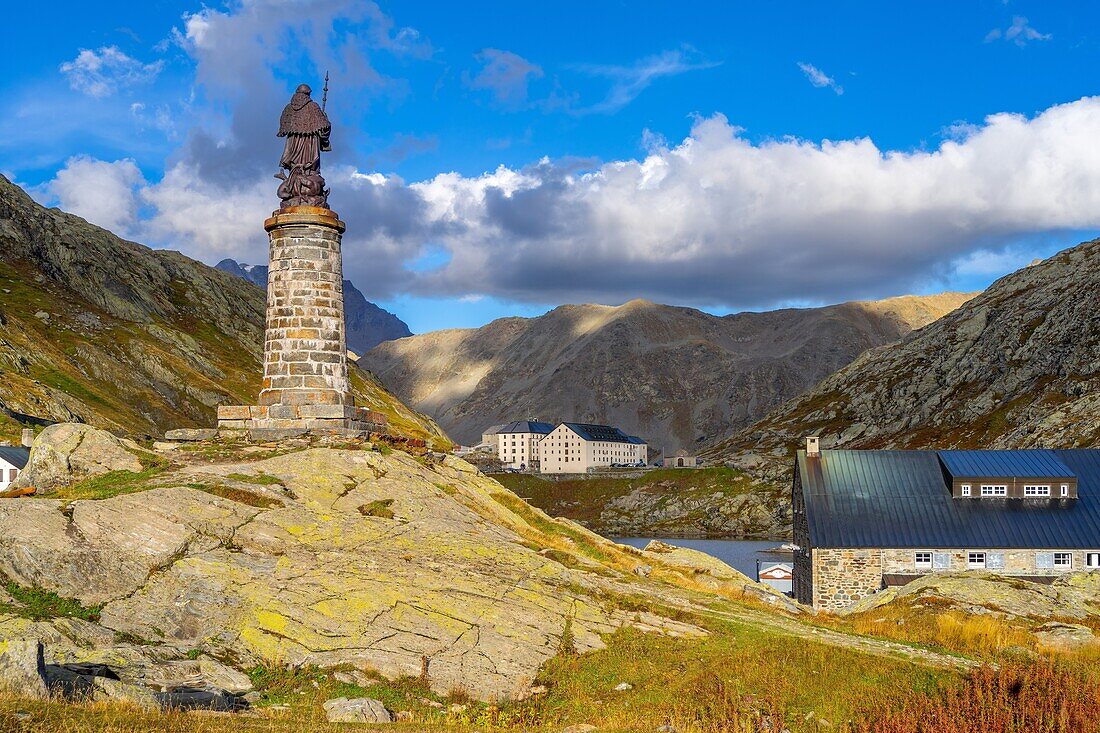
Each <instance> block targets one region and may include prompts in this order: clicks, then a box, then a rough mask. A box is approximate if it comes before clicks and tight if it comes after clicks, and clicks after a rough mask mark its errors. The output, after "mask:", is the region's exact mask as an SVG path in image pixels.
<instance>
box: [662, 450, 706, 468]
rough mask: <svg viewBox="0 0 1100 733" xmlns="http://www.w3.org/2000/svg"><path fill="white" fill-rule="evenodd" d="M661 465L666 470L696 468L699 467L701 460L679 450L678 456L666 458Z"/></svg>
mask: <svg viewBox="0 0 1100 733" xmlns="http://www.w3.org/2000/svg"><path fill="white" fill-rule="evenodd" d="M661 465H663V466H664V467H665V468H695V467H697V466H698V465H699V459H698V458H697V457H695V456H693V455H690V454H689V453H688V452H687V451H686V450H678V451H676V455H674V456H668V457H667V458H665V459H664V462H663V463H662V464H661Z"/></svg>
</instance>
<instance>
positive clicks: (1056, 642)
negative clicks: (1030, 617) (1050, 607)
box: [1035, 621, 1098, 650]
mask: <svg viewBox="0 0 1100 733" xmlns="http://www.w3.org/2000/svg"><path fill="white" fill-rule="evenodd" d="M1035 636H1036V637H1038V639H1039V641H1040V642H1041V643H1042V644H1043V645H1044V646H1048V647H1054V648H1060V649H1066V650H1070V649H1078V648H1080V647H1083V646H1091V645H1093V644H1096V642H1097V641H1098V640H1097V638H1096V634H1094V633H1093V631H1092V629H1090V628H1089V627H1088V626H1082V625H1081V624H1069V623H1062V622H1059V621H1049V622H1047V623H1045V624H1043V625H1042V626H1040V627H1039V628H1038V629H1036V631H1035Z"/></svg>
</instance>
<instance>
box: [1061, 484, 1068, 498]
mask: <svg viewBox="0 0 1100 733" xmlns="http://www.w3.org/2000/svg"><path fill="white" fill-rule="evenodd" d="M1062 496H1069V484H1062Z"/></svg>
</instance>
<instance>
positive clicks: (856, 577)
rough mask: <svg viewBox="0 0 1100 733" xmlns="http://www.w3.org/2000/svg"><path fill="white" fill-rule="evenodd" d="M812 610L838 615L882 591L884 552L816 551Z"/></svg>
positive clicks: (812, 557)
mask: <svg viewBox="0 0 1100 733" xmlns="http://www.w3.org/2000/svg"><path fill="white" fill-rule="evenodd" d="M810 557H811V562H812V563H813V606H814V608H815V609H817V610H824V611H835V610H838V609H841V608H844V607H845V606H848V605H851V604H853V603H855V602H856V601H858V600H860V599H861V598H864V597H866V596H869V595H871V594H873V593H876V592H878V591H879V590H881V589H882V551H881V550H877V549H858V550H857V549H832V548H821V547H815V548H813V550H811V553H810Z"/></svg>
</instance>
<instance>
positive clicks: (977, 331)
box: [711, 240, 1100, 473]
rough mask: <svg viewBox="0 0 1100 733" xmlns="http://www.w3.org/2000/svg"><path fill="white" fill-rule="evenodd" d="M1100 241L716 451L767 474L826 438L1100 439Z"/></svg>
mask: <svg viewBox="0 0 1100 733" xmlns="http://www.w3.org/2000/svg"><path fill="white" fill-rule="evenodd" d="M1098 313H1100V240H1096V241H1092V242H1086V243H1084V244H1081V245H1078V246H1076V247H1073V248H1072V249H1068V250H1065V251H1063V252H1061V253H1059V254H1057V255H1055V256H1054V257H1051V258H1049V259H1047V260H1043V261H1042V262H1039V263H1036V264H1033V265H1031V266H1028V267H1025V268H1024V269H1022V270H1019V271H1018V272H1015V273H1013V274H1011V275H1008V276H1006V277H1004V278H1001V279H1000V280H998V281H997V282H996V283H994V284H993V285H991V286H990V287H989V289H988V290H986V291H985V292H984V293H982V294H980V295H978V296H977V297H975V298H974V299H973V300H971V301H969V302H967V303H966V304H964V305H963V306H961V307H960V308H959V309H958V310H956V311H954V312H952V313H949V314H947V315H946V316H944V317H943V318H941V319H939V320H938V321H936V322H935V323H932V324H931V325H929V326H927V327H925V328H923V329H921V330H919V331H916V332H914V333H912V334H910V335H909V336H907V337H906V338H904V339H903V340H902V341H901V342H900V343H897V344H893V345H889V346H884V347H882V348H879V349H874V350H871V351H869V352H867V353H865V354H863V355H862V356H860V357H859V358H858V359H857V360H856V361H855V362H853V363H852V364H850V365H849V366H847V367H845V368H844V369H841V370H840V371H838V372H837V373H836V374H834V375H832V376H831V377H829V378H828V379H826V380H825V381H823V382H822V383H821V384H819V385H818V386H817V387H815V388H814V389H813V390H811V391H809V392H807V393H806V394H804V395H802V396H800V397H797V398H795V399H793V400H791V401H790V402H788V403H787V404H785V405H783V406H781V407H779V408H778V409H776V410H775V411H774V412H772V413H771V414H769V415H768V416H767V417H765V418H764V419H762V420H760V421H759V422H758V423H756V424H755V425H753V426H752V427H751V428H748V429H746V430H743V431H741V432H739V433H738V434H736V435H735V436H733V437H732V438H730V439H729V440H726V441H724V442H722V443H720V444H719V445H717V446H716V448H715V449H714V450H713V451H712V452H711V454H712V455H713V457H715V458H718V459H723V460H733V461H736V462H738V463H740V464H742V465H744V466H748V467H753V466H755V467H756V470H758V471H761V472H764V473H768V472H769V471H770V472H771V473H775V471H776V470H779V471H782V470H784V469H785V468H786V467H787V464H788V460H787V456H789V455H790V452H791V451H792V450H793V449H794V448H795V447H796V445H797V443H798V442H799V441H800V440H801V439H802V437H803V436H805V435H820V436H821V437H822V440H823V445H825V446H827V447H832V446H844V447H850V448H887V447H891V448H893V447H897V448H931V447H937V448H1028V447H1048V448H1075V447H1086V446H1094V445H1096V444H1097V442H1098V441H1100V318H1098V316H1097V314H1098Z"/></svg>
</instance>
